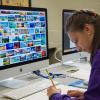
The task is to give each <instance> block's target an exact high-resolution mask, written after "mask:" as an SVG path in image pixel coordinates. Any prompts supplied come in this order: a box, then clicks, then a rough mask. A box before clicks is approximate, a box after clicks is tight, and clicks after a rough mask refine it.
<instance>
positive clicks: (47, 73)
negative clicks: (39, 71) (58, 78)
mask: <svg viewBox="0 0 100 100" xmlns="http://www.w3.org/2000/svg"><path fill="white" fill-rule="evenodd" d="M46 73H47V74H48V77H49V79H50V81H51V83H52V85H53V86H54V87H56V86H55V84H54V82H53V79H52V78H51V76H50V74H49V72H48V70H47V69H46Z"/></svg>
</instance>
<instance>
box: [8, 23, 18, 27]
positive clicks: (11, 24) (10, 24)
mask: <svg viewBox="0 0 100 100" xmlns="http://www.w3.org/2000/svg"><path fill="white" fill-rule="evenodd" d="M9 28H17V25H16V23H15V22H9Z"/></svg>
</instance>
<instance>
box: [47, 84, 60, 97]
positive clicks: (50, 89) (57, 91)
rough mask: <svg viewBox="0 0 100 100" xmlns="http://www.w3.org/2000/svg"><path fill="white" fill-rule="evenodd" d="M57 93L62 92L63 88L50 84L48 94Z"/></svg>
mask: <svg viewBox="0 0 100 100" xmlns="http://www.w3.org/2000/svg"><path fill="white" fill-rule="evenodd" d="M55 93H61V90H60V89H57V88H56V87H54V86H50V87H49V88H48V89H47V95H48V96H49V97H50V96H51V95H53V94H55Z"/></svg>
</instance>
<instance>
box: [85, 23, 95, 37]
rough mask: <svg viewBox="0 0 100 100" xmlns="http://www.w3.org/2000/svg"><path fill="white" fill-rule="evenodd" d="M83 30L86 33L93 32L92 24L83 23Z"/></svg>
mask: <svg viewBox="0 0 100 100" xmlns="http://www.w3.org/2000/svg"><path fill="white" fill-rule="evenodd" d="M84 32H85V33H87V34H88V35H91V34H93V33H94V26H93V25H92V24H85V25H84Z"/></svg>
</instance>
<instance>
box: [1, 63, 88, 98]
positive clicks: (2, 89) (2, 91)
mask: <svg viewBox="0 0 100 100" xmlns="http://www.w3.org/2000/svg"><path fill="white" fill-rule="evenodd" d="M50 66H52V68H54V69H52V68H50V69H49V70H51V71H53V72H57V70H56V71H55V69H57V68H55V66H58V67H59V68H58V69H59V70H58V73H59V72H65V68H64V67H62V66H61V64H60V63H57V64H53V65H50ZM80 68H81V65H80ZM82 68H83V67H82ZM84 68H85V69H86V70H87V69H88V68H87V67H86V66H84ZM88 70H90V68H89V69H88ZM67 74H68V73H67ZM24 78H25V76H24ZM26 79H28V78H26ZM40 80H41V78H39V79H35V80H32V81H31V82H32V83H34V82H37V81H40ZM76 80H77V79H75V78H70V77H66V78H60V79H59V78H58V79H56V81H59V82H60V83H62V84H65V85H67V84H69V83H71V82H74V81H76ZM10 90H11V89H9V88H4V87H0V100H11V99H8V98H4V97H3V96H2V94H3V93H5V92H8V91H10Z"/></svg>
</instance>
